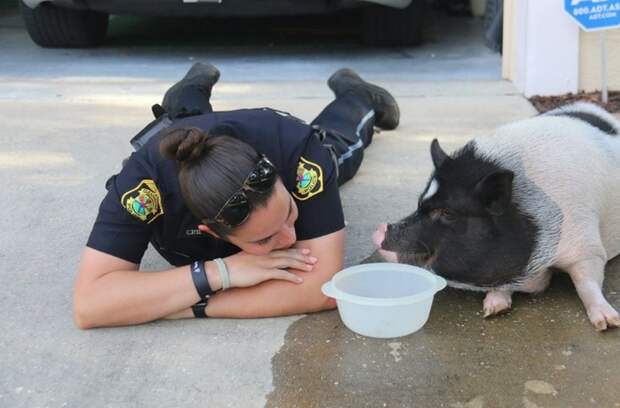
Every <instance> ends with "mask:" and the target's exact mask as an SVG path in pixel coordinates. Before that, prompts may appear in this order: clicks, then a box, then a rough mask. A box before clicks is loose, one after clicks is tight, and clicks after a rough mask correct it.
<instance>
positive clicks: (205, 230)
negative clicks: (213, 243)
mask: <svg viewBox="0 0 620 408" xmlns="http://www.w3.org/2000/svg"><path fill="white" fill-rule="evenodd" d="M198 229H199V230H200V232H203V233H205V234H209V235H211V236H212V237H215V238H217V239H221V238H220V236H219V235H217V234H216V233H215V232H213V230H212V229H211V228H209V227H208V226H206V225H205V224H198Z"/></svg>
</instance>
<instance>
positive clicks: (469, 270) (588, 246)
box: [373, 103, 620, 330]
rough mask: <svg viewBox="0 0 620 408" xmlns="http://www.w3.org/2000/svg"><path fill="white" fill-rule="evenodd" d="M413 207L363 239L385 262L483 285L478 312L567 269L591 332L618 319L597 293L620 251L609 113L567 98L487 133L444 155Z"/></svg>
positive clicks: (497, 308) (615, 153)
mask: <svg viewBox="0 0 620 408" xmlns="http://www.w3.org/2000/svg"><path fill="white" fill-rule="evenodd" d="M431 156H432V160H433V164H434V171H433V173H432V175H431V177H430V179H429V181H428V183H427V185H426V188H425V190H424V192H423V193H422V194H421V196H420V198H419V201H418V204H417V209H416V210H415V212H414V213H413V214H411V215H409V216H408V217H406V218H404V219H403V220H401V221H399V222H398V223H395V224H390V225H386V224H381V225H380V226H379V228H378V229H377V231H376V232H375V233H374V235H373V240H374V242H375V244H376V245H377V246H378V247H379V248H380V251H379V252H380V253H381V255H382V256H383V257H384V258H385V259H386V260H388V261H392V262H401V263H408V264H414V265H419V266H423V267H425V268H427V269H430V270H432V271H433V272H434V273H436V274H438V275H440V276H442V277H444V278H445V279H446V280H448V282H449V284H450V285H451V286H453V287H456V288H462V289H470V290H478V291H483V292H486V297H485V298H484V302H483V309H484V315H485V317H486V316H490V315H493V314H496V313H500V312H502V311H504V310H507V309H509V308H510V306H511V303H512V301H511V296H512V293H513V292H515V291H520V292H528V293H535V292H540V291H543V290H544V289H545V288H546V287H547V285H548V284H549V281H550V278H551V273H552V272H551V270H550V268H554V269H556V268H557V269H561V270H563V271H566V272H568V273H569V275H570V277H571V279H572V281H573V283H574V284H575V287H576V289H577V292H578V294H579V297H580V298H581V301H582V302H583V305H584V306H585V309H586V311H587V314H588V317H589V319H590V321H591V322H592V324H593V325H594V326H595V327H596V329H597V330H605V329H607V328H610V327H618V326H620V315H619V314H618V312H617V311H616V310H615V309H614V308H613V307H612V306H611V305H610V304H609V302H608V301H607V300H606V299H605V297H604V296H603V293H602V291H601V287H602V284H603V277H604V267H605V263H606V262H607V260H609V259H611V258H613V257H614V256H616V255H618V254H619V253H620V121H618V120H616V119H615V118H614V117H613V116H612V115H610V114H609V113H607V112H606V111H605V110H603V109H601V108H599V107H597V106H595V105H591V104H586V103H576V104H573V105H569V106H566V107H563V108H559V109H556V110H553V111H550V112H547V113H545V114H543V115H539V116H536V117H534V118H530V119H527V120H522V121H518V122H515V123H512V124H508V125H505V126H502V127H500V128H498V129H496V130H495V131H494V132H493V133H492V134H491V135H489V136H488V137H483V138H476V139H474V140H472V141H470V142H469V143H467V144H466V145H465V146H464V147H463V148H461V149H460V150H458V151H456V152H454V153H452V154H451V155H448V154H446V153H445V152H444V151H443V150H442V149H441V147H440V146H439V143H438V142H437V140H433V142H432V144H431Z"/></svg>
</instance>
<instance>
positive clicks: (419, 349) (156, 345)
mask: <svg viewBox="0 0 620 408" xmlns="http://www.w3.org/2000/svg"><path fill="white" fill-rule="evenodd" d="M131 21H132V20H118V21H116V22H113V24H112V33H111V40H110V43H111V45H109V46H106V47H103V48H101V49H96V50H77V51H76V50H47V49H40V48H38V47H36V46H34V45H33V44H32V43H31V42H30V41H29V39H28V37H27V34H26V33H25V31H24V30H23V27H22V25H21V21H20V19H19V16H18V15H17V14H16V12H15V10H14V9H12V8H8V9H2V10H0V123H1V125H2V136H1V137H0V171H1V173H0V176H1V177H0V192H1V193H0V206H1V207H0V208H2V209H3V214H4V216H3V217H2V218H1V220H2V221H1V229H2V233H1V234H0V260H1V261H2V262H1V265H2V268H1V272H0V288H2V289H1V291H2V292H1V293H2V297H1V298H0V319H1V321H2V330H1V332H0V349H1V350H2V358H1V360H0V406H1V407H11V408H12V407H28V408H30V407H85V406H89V407H114V408H121V407H122V408H129V407H146V406H148V407H196V406H206V407H215V408H218V407H243V408H246V407H262V406H268V407H366V406H367V407H413V406H415V407H453V408H465V407H467V408H481V407H525V408H534V407H575V408H577V407H579V408H581V407H589V406H592V407H618V406H620V393H619V392H618V390H619V389H620V377H619V376H618V367H619V366H620V356H619V354H618V350H619V344H620V342H619V340H620V331H618V330H616V331H612V332H609V333H604V334H599V333H596V332H594V330H593V329H592V328H591V327H590V324H589V323H588V321H587V319H586V316H585V313H584V312H583V310H582V308H581V305H580V302H579V300H578V298H577V295H576V293H575V291H574V289H573V288H572V285H571V284H570V282H569V280H568V279H567V278H566V277H564V276H559V277H558V278H557V279H554V281H553V283H552V286H551V288H550V290H549V291H548V292H546V293H545V294H544V295H542V296H540V297H530V296H516V297H515V299H514V310H513V311H512V312H510V313H509V314H507V315H505V316H502V317H499V318H496V319H490V320H483V319H482V316H481V313H480V309H481V300H482V298H481V295H479V294H475V293H468V292H461V291H456V290H445V291H443V292H441V293H440V294H439V295H438V296H437V299H436V302H435V305H434V307H433V311H432V313H431V317H430V320H429V322H428V324H427V325H426V326H425V327H424V328H423V329H422V330H421V331H420V332H418V333H416V334H414V335H412V336H408V337H405V338H401V339H392V340H374V339H367V338H363V337H361V336H357V335H355V334H353V333H352V332H350V331H348V330H347V329H346V328H344V327H343V325H342V323H341V322H340V320H339V317H338V314H337V312H328V313H321V314H316V315H309V316H296V317H287V318H278V319H260V320H215V319H214V320H206V321H198V320H186V321H166V322H156V323H152V324H147V325H142V326H138V327H128V328H115V329H98V330H91V331H80V330H78V329H76V328H75V326H74V325H73V322H72V317H71V290H72V286H73V279H74V275H75V271H76V267H77V263H78V260H79V256H80V252H81V250H82V248H83V246H84V243H85V241H86V238H87V236H88V233H89V231H90V228H91V226H92V223H93V221H94V218H95V216H96V211H97V207H98V205H99V202H100V200H101V199H102V197H103V196H104V187H103V184H104V181H105V180H106V178H107V177H108V176H109V175H110V174H112V173H114V172H117V171H118V170H119V168H120V162H121V160H122V159H123V158H124V157H126V156H127V155H128V154H129V153H130V145H129V143H128V140H129V138H130V137H131V136H132V135H134V134H135V133H136V132H137V131H138V130H140V129H141V128H142V127H143V126H144V124H146V123H147V122H148V121H149V120H150V113H149V106H150V105H151V104H152V103H155V102H158V101H160V99H161V96H162V94H163V92H164V91H165V90H166V89H167V87H168V86H170V85H171V83H173V82H174V81H175V80H177V79H178V78H179V77H181V76H182V75H183V74H184V72H185V71H186V70H187V69H188V68H189V66H190V65H191V63H192V62H194V61H198V60H209V61H211V62H213V63H215V64H216V65H218V66H219V67H220V69H221V71H222V78H221V83H220V84H218V85H217V86H216V88H215V91H214V95H213V104H214V106H215V107H216V109H222V110H223V109H234V108H240V107H253V106H272V107H274V108H278V109H282V110H286V111H289V112H291V113H293V114H295V115H298V116H300V117H301V118H303V119H306V120H311V119H312V118H313V117H314V116H315V115H316V114H318V113H319V111H320V110H321V109H322V108H323V106H324V105H325V104H327V103H328V102H329V101H330V99H331V94H330V92H329V90H328V88H327V87H326V86H325V84H324V81H325V79H326V78H327V76H328V75H329V74H330V73H331V72H332V71H333V70H335V69H337V68H339V67H341V66H344V65H348V66H351V67H352V68H355V69H358V70H359V71H360V72H361V73H362V74H363V75H364V76H365V77H367V78H368V79H371V80H374V81H377V82H379V83H381V84H382V85H384V86H386V87H387V88H388V89H391V90H393V91H394V94H395V95H396V96H397V98H398V100H399V102H400V104H401V111H402V113H403V117H402V125H401V126H400V128H399V129H398V130H397V131H394V132H383V133H381V134H379V135H378V136H377V137H376V139H375V142H374V143H373V145H372V146H371V147H370V148H369V149H368V150H367V154H366V159H365V160H366V161H365V164H364V165H363V168H362V169H361V171H360V173H359V175H358V176H357V177H356V178H355V179H354V180H353V181H352V182H350V183H349V184H347V185H346V186H344V187H343V188H342V197H343V202H344V205H345V212H346V218H347V222H348V228H349V238H348V243H347V259H346V261H347V264H348V265H351V264H355V263H357V262H359V261H361V260H362V259H364V258H365V257H366V256H368V255H369V254H370V253H371V252H372V251H373V248H372V243H371V240H370V235H371V233H372V231H373V230H374V228H375V226H376V224H377V223H379V222H381V221H386V220H388V221H393V220H396V219H398V218H400V217H402V216H403V215H405V214H407V213H409V212H410V211H411V210H412V208H413V202H414V201H415V199H416V198H417V195H418V194H419V193H420V191H421V189H422V188H423V185H424V182H425V180H426V177H427V176H428V174H429V171H430V169H431V163H430V158H429V153H428V148H429V144H430V141H431V140H432V139H433V138H435V137H438V138H439V139H440V141H441V142H442V145H443V146H444V147H446V148H456V147H458V146H460V145H462V144H463V143H464V142H465V141H466V140H468V139H469V138H470V137H472V136H475V135H478V134H481V133H484V132H487V131H488V130H490V129H492V128H493V127H495V126H496V125H499V124H502V123H505V122H507V121H510V120H514V119H519V118H523V117H527V116H529V115H531V114H533V113H534V111H533V108H532V107H531V106H530V105H529V103H528V102H527V101H526V100H525V99H524V98H523V97H521V96H520V95H518V94H517V93H516V91H515V89H514V88H513V87H512V85H511V84H509V83H506V82H504V81H501V80H500V78H499V57H498V56H497V55H495V54H492V53H490V52H489V51H487V50H485V49H484V47H482V46H481V45H476V44H475V41H474V43H472V41H471V39H472V38H474V37H475V35H477V34H479V30H478V29H477V28H476V25H475V24H472V22H471V21H462V20H455V21H452V20H449V21H446V23H445V25H444V26H443V27H444V29H443V30H435V31H433V30H431V32H430V35H429V36H430V39H431V41H430V42H429V43H428V44H427V45H425V46H423V47H420V48H412V49H407V48H403V49H391V50H375V49H365V48H363V47H360V46H358V45H356V44H355V42H353V41H351V40H350V38H349V37H346V36H345V39H344V40H340V37H339V36H337V35H336V34H327V37H325V38H327V39H328V40H330V39H331V40H330V41H331V42H333V43H334V44H333V47H327V46H325V41H324V38H323V37H322V38H321V40H320V41H317V40H316V38H315V37H314V35H313V34H307V35H306V37H303V36H302V39H303V38H306V39H307V40H308V43H309V45H298V44H297V43H296V41H297V40H294V41H293V42H291V41H290V40H286V38H287V36H286V35H283V36H282V37H281V36H279V35H275V34H274V35H273V36H272V37H270V36H269V35H267V36H266V37H265V38H264V39H261V38H259V39H254V40H251V41H250V42H251V43H252V44H251V45H250V46H248V45H245V39H244V35H237V36H236V37H235V36H234V35H232V37H231V38H227V39H225V40H223V39H216V40H214V41H213V42H209V43H208V44H207V45H205V44H204V43H203V42H198V41H196V40H195V39H194V40H193V41H190V43H188V44H185V43H183V42H181V40H182V39H183V38H180V37H178V35H177V37H175V34H174V29H173V28H170V29H169V30H170V31H168V32H166V31H165V30H164V33H165V34H164V36H166V38H167V39H168V40H167V41H165V42H164V45H159V43H158V42H159V40H158V38H159V37H157V36H154V37H149V35H150V34H149V35H146V34H144V35H145V36H146V39H143V38H142V37H141V35H143V34H141V33H144V32H150V31H149V30H145V31H141V29H134V28H132V27H133V26H132V23H131ZM140 24H145V25H146V26H147V27H153V26H152V25H151V26H149V24H153V23H152V21H151V20H148V21H146V22H141V23H140ZM155 26H156V24H155ZM335 26H337V24H336V25H335ZM283 31H284V32H286V29H283ZM463 32H464V33H466V34H467V35H463ZM135 38H138V39H139V41H137V44H138V45H135V44H136V41H134V39H135ZM281 38H284V40H281V41H280V39H281ZM468 38H469V40H468ZM274 39H275V40H274ZM328 43H330V42H328ZM386 198H389V202H386ZM166 267H167V264H166V263H165V261H163V260H162V259H161V258H160V257H159V256H158V255H157V254H156V253H155V252H154V251H152V250H149V252H148V253H147V255H146V257H145V259H144V263H143V268H144V269H147V270H157V269H163V268H166ZM608 272H609V273H608V279H607V283H606V294H607V297H608V299H610V301H611V302H612V303H614V304H615V305H616V306H617V307H620V274H619V272H620V262H615V263H613V262H612V263H611V264H610V265H609V267H608Z"/></svg>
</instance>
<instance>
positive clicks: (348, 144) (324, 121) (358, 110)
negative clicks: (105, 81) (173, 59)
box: [131, 85, 375, 185]
mask: <svg viewBox="0 0 620 408" xmlns="http://www.w3.org/2000/svg"><path fill="white" fill-rule="evenodd" d="M210 96H211V95H210V93H209V92H206V91H205V90H204V89H197V88H196V86H195V85H190V86H188V87H187V88H182V91H181V92H180V93H179V94H177V97H176V98H174V102H173V103H174V104H175V106H164V107H163V108H164V109H165V110H166V111H168V112H179V111H183V109H182V107H184V106H187V107H191V109H185V111H191V112H193V113H195V114H197V113H208V112H213V109H212V107H211V104H210V102H209V99H210ZM153 112H154V113H156V109H153ZM160 112H163V111H160ZM174 120H175V118H170V117H168V115H167V114H160V116H159V117H158V118H157V119H156V120H154V121H153V122H151V123H150V124H149V125H147V126H146V127H145V128H144V130H142V131H141V132H140V133H139V134H138V135H136V136H135V137H134V138H133V139H132V140H131V144H132V145H133V146H134V148H135V149H136V150H137V149H139V148H140V147H141V146H142V145H144V144H145V143H146V141H147V140H148V139H150V137H151V136H153V135H155V134H156V133H157V132H159V131H160V130H162V129H164V128H166V127H168V126H170V124H172V123H173V122H174ZM374 124H375V112H374V110H373V109H372V105H371V102H370V101H369V100H367V99H365V98H364V97H362V96H359V95H356V94H354V93H345V94H343V95H341V96H339V97H337V98H336V99H334V100H333V101H332V102H331V103H330V104H329V105H327V106H326V107H325V109H323V111H322V112H321V113H320V114H319V116H317V117H316V119H314V120H313V121H312V123H311V124H310V125H311V126H312V127H313V128H315V129H316V132H317V136H318V137H319V138H320V139H321V141H322V143H323V145H324V146H325V148H326V149H329V150H330V153H331V155H332V158H333V160H334V163H335V164H336V165H337V168H338V185H342V184H344V183H346V182H347V181H349V180H350V179H351V178H353V176H355V174H356V173H357V170H358V169H359V167H360V165H361V164H362V160H363V158H364V149H365V148H366V147H367V146H368V145H370V143H371V142H372V136H373V132H374Z"/></svg>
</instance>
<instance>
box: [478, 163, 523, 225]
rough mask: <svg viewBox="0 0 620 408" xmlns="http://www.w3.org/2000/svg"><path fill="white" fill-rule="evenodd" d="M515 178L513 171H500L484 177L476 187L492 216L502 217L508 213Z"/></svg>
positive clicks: (483, 203)
mask: <svg viewBox="0 0 620 408" xmlns="http://www.w3.org/2000/svg"><path fill="white" fill-rule="evenodd" d="M513 178H514V173H513V172H512V171H509V170H504V171H498V172H496V173H492V174H489V175H488V176H486V177H484V178H483V179H482V180H480V181H479V182H478V184H477V185H476V188H475V192H476V194H477V195H478V197H479V198H480V201H481V202H482V205H483V206H484V208H485V209H486V210H487V211H488V212H489V213H490V214H492V215H500V214H503V213H504V211H506V208H507V207H508V204H509V203H510V198H511V197H512V179H513Z"/></svg>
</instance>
